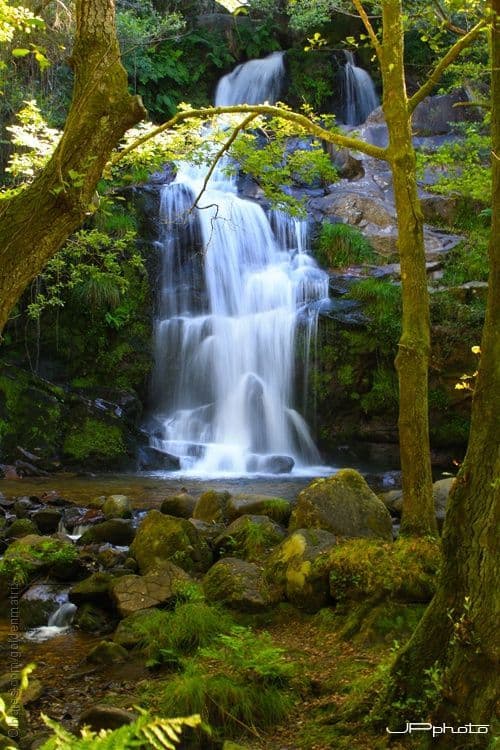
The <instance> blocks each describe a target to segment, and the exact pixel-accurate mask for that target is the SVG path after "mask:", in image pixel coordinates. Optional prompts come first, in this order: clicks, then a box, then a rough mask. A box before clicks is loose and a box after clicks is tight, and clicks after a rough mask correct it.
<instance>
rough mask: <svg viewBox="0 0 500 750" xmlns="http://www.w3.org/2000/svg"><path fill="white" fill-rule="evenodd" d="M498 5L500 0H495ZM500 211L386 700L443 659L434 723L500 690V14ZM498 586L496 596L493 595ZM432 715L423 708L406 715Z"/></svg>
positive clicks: (469, 742)
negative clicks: (434, 529) (432, 561)
mask: <svg viewBox="0 0 500 750" xmlns="http://www.w3.org/2000/svg"><path fill="white" fill-rule="evenodd" d="M492 6H493V10H494V12H495V13H496V14H498V13H499V12H500V0H494V2H493V3H492ZM492 36H493V39H492V102H493V116H492V170H493V214H492V227H491V238H490V246H489V257H490V276H489V288H488V301H487V310H486V320H485V324H484V329H483V335H482V341H481V361H480V366H479V373H478V376H477V381H476V385H475V390H474V398H473V403H472V420H471V431H470V438H469V445H468V448H467V455H466V457H465V460H464V463H463V465H462V467H461V469H460V472H459V474H458V476H457V479H456V482H455V483H454V485H453V489H452V492H451V495H450V499H449V506H448V510H447V513H446V519H445V525H444V530H443V554H444V563H443V570H442V574H441V576H440V580H439V585H438V589H437V592H436V595H435V597H434V599H433V601H432V602H431V604H430V606H429V608H428V609H427V611H426V613H425V615H424V617H423V618H422V620H421V622H420V623H419V625H418V627H417V629H416V631H415V633H414V635H413V637H412V638H411V640H410V641H409V643H408V644H407V645H406V647H405V648H404V649H403V651H402V652H401V654H400V655H399V657H398V659H397V661H396V662H395V665H394V667H393V670H392V674H391V677H392V690H393V693H392V695H390V696H386V700H391V699H394V698H397V699H398V700H401V699H403V700H405V699H408V698H417V697H419V693H420V696H421V690H422V680H423V676H424V670H425V669H429V668H430V667H432V666H433V665H434V664H435V663H437V664H439V665H440V666H441V667H442V668H443V689H442V695H441V698H440V700H439V704H438V705H437V706H436V708H435V709H434V711H433V716H432V720H433V721H434V723H442V722H443V721H444V722H446V724H447V725H452V726H454V727H457V726H461V725H464V724H466V723H469V722H471V723H472V724H489V723H490V721H491V718H492V716H493V715H494V711H495V702H496V700H497V698H498V695H497V688H498V662H499V656H500V653H499V651H500V644H499V639H498V623H499V622H500V601H499V599H498V595H496V588H497V579H496V575H497V560H498V543H497V534H498V526H499V521H500V512H499V502H498V501H499V498H500V479H499V477H500V443H499V436H500V213H499V209H500V164H499V156H500V113H499V109H498V107H499V103H500V24H499V19H498V15H496V16H495V19H494V24H493V31H492ZM495 595H496V596H495ZM407 718H408V720H415V721H425V720H426V717H410V716H408V717H407ZM490 742H491V733H490V734H487V735H486V734H473V735H470V734H467V735H457V734H454V735H452V734H451V733H449V732H448V733H446V734H442V735H440V736H439V737H437V738H435V739H434V740H433V741H432V743H431V741H430V740H429V744H430V745H432V747H433V748H434V747H438V748H450V750H451V749H453V750H462V748H463V749H464V750H465V748H486V747H488V745H489V744H490Z"/></svg>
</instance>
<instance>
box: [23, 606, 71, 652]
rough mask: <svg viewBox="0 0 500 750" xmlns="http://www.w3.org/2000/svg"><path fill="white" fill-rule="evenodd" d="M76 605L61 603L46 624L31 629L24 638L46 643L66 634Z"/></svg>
mask: <svg viewBox="0 0 500 750" xmlns="http://www.w3.org/2000/svg"><path fill="white" fill-rule="evenodd" d="M75 612H76V604H73V603H72V602H68V601H65V602H63V603H62V604H61V605H60V606H59V607H58V609H56V611H55V612H53V613H52V614H51V615H50V617H49V619H48V622H47V625H43V626H42V627H39V628H33V629H32V630H28V631H27V632H26V638H27V639H28V640H30V641H37V642H41V641H48V640H49V639H50V638H55V637H56V636H58V635H63V634H64V633H67V632H68V630H69V629H70V627H71V624H72V622H73V619H74V617H75Z"/></svg>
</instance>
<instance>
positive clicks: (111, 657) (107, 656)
mask: <svg viewBox="0 0 500 750" xmlns="http://www.w3.org/2000/svg"><path fill="white" fill-rule="evenodd" d="M128 658H129V655H128V651H127V650H126V649H124V648H123V646H120V645H119V644H118V643H113V641H101V642H100V643H98V644H97V645H96V646H93V647H92V648H91V649H90V651H89V653H88V654H87V656H86V659H85V660H86V661H88V662H90V664H102V665H108V664H119V663H120V662H122V661H126V660H127V659H128Z"/></svg>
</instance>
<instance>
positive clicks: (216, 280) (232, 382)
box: [151, 53, 328, 476]
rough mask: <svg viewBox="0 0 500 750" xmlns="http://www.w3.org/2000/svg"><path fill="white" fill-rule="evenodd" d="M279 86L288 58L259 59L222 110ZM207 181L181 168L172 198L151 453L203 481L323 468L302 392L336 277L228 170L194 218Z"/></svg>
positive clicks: (165, 235)
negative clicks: (247, 195) (240, 188)
mask: <svg viewBox="0 0 500 750" xmlns="http://www.w3.org/2000/svg"><path fill="white" fill-rule="evenodd" d="M246 66H249V68H248V69H245V68H246ZM259 71H260V74H259ZM280 75H283V64H282V57H281V56H280V53H279V54H276V53H274V54H273V55H270V56H269V57H268V58H265V59H263V60H252V61H251V62H249V63H246V64H245V65H242V66H239V69H238V68H237V69H236V71H235V72H233V73H231V74H229V75H228V76H225V77H224V78H223V79H222V80H221V82H220V83H219V87H218V90H217V97H216V103H217V104H227V103H230V104H233V103H235V101H237V100H240V101H241V98H242V97H243V100H245V97H247V96H248V92H249V86H250V89H251V96H252V101H273V97H274V96H276V95H277V91H278V90H279V76H280ZM250 80H251V85H250V83H249V81H250ZM235 89H237V90H236V91H235ZM207 171H208V170H207V167H200V166H193V165H189V164H186V163H180V164H179V165H178V172H177V176H176V178H175V180H174V182H172V183H170V184H166V185H164V186H162V188H161V205H160V221H161V226H162V233H161V237H160V243H159V244H160V250H161V274H160V291H159V299H158V305H157V318H156V321H155V333H154V337H155V365H154V371H153V378H152V403H153V406H154V413H153V420H152V428H151V445H152V446H153V447H155V448H156V449H159V450H161V451H163V452H166V453H169V454H173V455H175V456H178V457H179V459H180V466H181V470H182V471H183V472H184V473H186V472H190V473H192V474H194V475H205V476H206V475H219V474H225V473H231V474H236V475H241V474H247V473H282V472H283V473H284V472H289V471H290V470H291V469H292V468H294V471H299V472H300V471H301V470H304V471H307V467H313V466H315V467H316V469H318V466H319V465H320V464H321V459H320V456H319V453H318V451H317V449H316V446H315V444H314V441H313V439H312V437H311V435H310V432H309V428H308V426H307V424H306V421H305V419H304V417H303V416H302V414H301V412H300V411H299V409H298V408H297V406H296V403H297V401H298V398H297V394H296V391H297V390H299V389H298V388H297V387H296V382H299V383H300V384H301V385H302V386H303V388H302V390H305V389H306V387H307V378H308V373H307V369H308V360H309V351H310V348H311V346H312V345H313V342H314V337H315V333H316V327H317V318H318V308H319V306H320V304H321V301H322V300H325V299H327V298H328V275H327V274H326V273H325V272H324V271H322V270H321V269H320V268H319V267H318V266H317V264H316V262H315V261H314V259H313V258H312V257H311V256H310V255H309V254H308V227H307V222H306V221H303V220H298V219H294V218H291V217H289V216H288V215H286V214H284V213H282V212H280V211H276V210H273V211H269V212H267V213H266V212H265V211H264V209H263V208H262V207H261V206H260V205H259V204H258V203H256V202H254V201H251V200H246V199H243V198H241V197H239V196H238V193H237V185H236V179H235V178H234V177H228V176H227V175H226V174H225V173H224V162H223V161H222V162H219V164H218V166H217V167H216V169H215V170H214V172H213V174H212V175H211V177H210V179H209V181H208V184H207V186H206V189H205V191H204V192H203V195H202V198H201V200H200V201H199V203H198V204H197V207H196V208H193V204H194V203H195V200H196V198H197V196H199V194H200V192H201V191H202V188H203V183H204V180H205V178H206V174H207ZM299 334H300V336H299ZM299 338H300V345H301V346H302V347H303V352H302V356H297V355H298V351H297V348H298V345H299V344H298V342H299ZM299 361H300V362H301V363H302V364H301V365H298V362H299ZM297 367H301V369H302V372H301V373H298V372H297Z"/></svg>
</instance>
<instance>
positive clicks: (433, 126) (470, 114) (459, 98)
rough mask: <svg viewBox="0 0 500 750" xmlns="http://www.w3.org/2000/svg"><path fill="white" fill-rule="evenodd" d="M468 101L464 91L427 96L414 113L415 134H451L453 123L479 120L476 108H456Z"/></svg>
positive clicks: (412, 121) (413, 125)
mask: <svg viewBox="0 0 500 750" xmlns="http://www.w3.org/2000/svg"><path fill="white" fill-rule="evenodd" d="M468 101H469V97H468V96H467V93H466V92H465V90H464V89H459V90H457V91H453V92H451V93H450V94H441V95H438V96H427V97H426V98H425V99H424V100H423V101H422V102H420V104H419V105H418V106H417V107H416V108H415V111H414V113H413V116H412V120H411V123H412V129H413V132H414V133H418V134H420V135H440V134H442V133H449V132H450V130H451V124H452V123H455V122H463V121H464V120H474V119H477V110H476V112H475V111H474V107H461V106H456V105H457V104H461V103H463V102H468Z"/></svg>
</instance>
